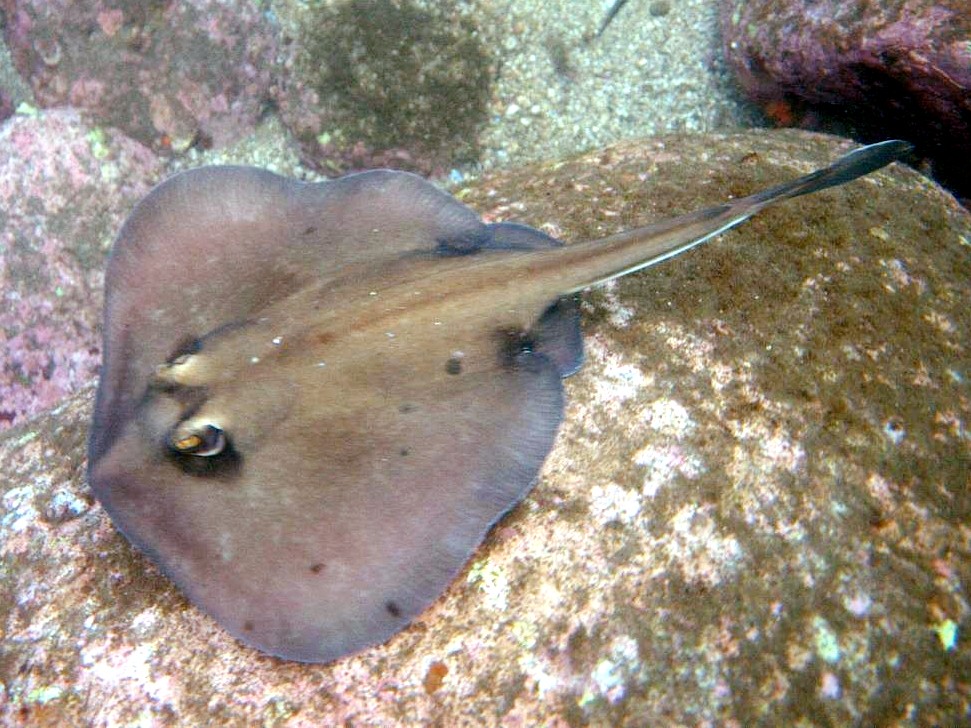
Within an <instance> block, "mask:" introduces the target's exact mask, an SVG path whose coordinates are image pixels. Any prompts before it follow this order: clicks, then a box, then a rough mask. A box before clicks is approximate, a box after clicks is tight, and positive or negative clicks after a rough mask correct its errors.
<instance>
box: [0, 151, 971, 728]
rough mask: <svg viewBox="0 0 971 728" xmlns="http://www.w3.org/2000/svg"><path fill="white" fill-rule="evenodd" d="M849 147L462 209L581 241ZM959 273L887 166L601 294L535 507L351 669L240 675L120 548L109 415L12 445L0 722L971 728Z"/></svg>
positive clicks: (939, 208) (632, 169)
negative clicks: (108, 482) (87, 448)
mask: <svg viewBox="0 0 971 728" xmlns="http://www.w3.org/2000/svg"><path fill="white" fill-rule="evenodd" d="M846 148H847V145H846V144H845V143H843V142H836V141H834V140H833V139H830V138H822V137H818V136H813V135H809V134H805V133H797V132H776V133H748V134H742V135H737V136H731V137H713V136H697V137H688V138H668V139H665V140H661V141H648V142H637V143H627V144H623V145H620V146H617V147H613V148H611V149H609V150H606V151H601V152H596V153H592V154H588V155H586V156H583V157H580V158H578V159H574V160H568V161H565V162H560V163H556V164H552V163H551V164H548V165H544V166H535V167H532V168H528V169H525V170H519V171H512V172H508V173H503V174H497V175H492V176H489V177H486V178H484V179H482V180H481V181H479V182H477V183H476V184H475V186H473V187H470V188H469V189H468V190H466V191H465V194H464V199H465V200H466V201H467V202H469V203H470V204H472V205H473V206H474V207H476V208H478V209H479V210H481V211H483V212H484V213H485V214H486V215H487V216H488V217H489V218H491V219H500V218H502V219H516V220H520V221H522V222H527V223H530V224H533V225H537V226H541V227H543V228H544V229H546V230H548V231H550V232H553V233H555V234H560V235H562V236H563V237H564V238H565V239H566V240H568V241H573V240H579V239H584V238H588V237H591V236H597V235H604V234H607V233H612V232H614V231H617V230H621V229H625V228H627V227H630V226H632V225H635V224H639V223H644V222H646V221H649V220H655V219H658V218H661V217H665V216H667V215H671V214H673V213H675V212H680V211H685V210H689V209H693V208H697V207H699V206H701V205H704V204H712V203H716V202H720V201H722V200H724V199H725V198H726V197H728V196H730V195H735V196H737V195H743V194H746V193H749V192H752V191H754V190H756V189H758V188H761V187H764V186H766V185H771V184H775V183H778V182H781V181H782V180H785V179H789V178H791V177H793V176H794V175H797V174H799V173H802V172H806V171H808V170H809V169H811V168H812V167H815V166H819V165H822V164H824V163H826V162H828V161H830V160H832V159H833V158H834V157H836V156H837V155H838V154H839V153H841V152H843V151H845V150H846ZM969 240H971V216H969V215H968V214H967V212H966V211H964V210H963V209H962V208H960V207H959V206H957V205H956V204H955V203H954V201H953V199H952V198H951V197H949V196H948V195H946V194H943V193H942V192H941V191H940V190H939V189H938V188H936V187H935V186H933V185H931V184H928V183H927V182H926V180H924V179H923V178H922V177H920V176H919V175H917V174H916V173H914V172H912V171H910V170H908V169H906V168H904V167H900V166H896V167H895V168H893V169H891V170H888V171H884V172H880V173H878V174H876V175H872V176H870V177H867V178H866V179H863V180H860V181H857V182H854V183H853V184H851V185H848V186H846V187H841V188H838V189H835V190H831V191H827V192H825V193H822V194H819V195H814V196H812V197H808V198H801V199H800V200H798V201H794V202H792V203H788V204H786V205H784V206H782V207H778V208H774V209H773V210H771V211H768V212H766V213H765V214H762V215H759V216H758V217H756V218H755V219H753V220H752V221H750V222H749V223H746V225H745V226H743V227H742V228H740V229H739V230H738V231H736V232H732V233H730V234H729V235H726V236H724V238H723V239H721V240H719V241H716V242H714V243H712V244H710V245H708V246H706V247H705V248H703V249H700V250H697V251H694V252H692V253H690V254H687V255H685V256H683V257H681V258H680V259H678V260H675V261H670V262H668V263H665V264H664V265H662V266H660V267H658V268H655V269H650V270H647V271H643V272H642V273H639V274H637V275H634V276H630V277H628V278H626V279H624V280H623V281H622V282H620V283H619V284H617V285H615V286H612V287H609V288H607V289H601V290H598V291H595V292H592V293H591V294H589V295H588V296H587V299H586V300H587V304H586V308H587V315H586V317H585V318H586V320H585V333H586V343H587V353H588V357H587V364H586V366H585V367H584V369H583V370H582V371H581V372H580V374H578V375H576V376H575V377H573V378H572V379H570V380H569V381H568V383H567V390H568V396H569V400H570V405H569V407H568V410H567V416H566V421H565V423H564V426H563V428H562V432H561V436H560V438H559V441H558V444H557V446H556V447H555V448H554V451H553V453H552V454H551V456H550V458H549V459H548V461H547V463H546V465H545V467H544V470H543V473H542V475H541V478H540V481H539V483H538V484H537V486H536V488H535V489H534V490H533V492H532V493H531V495H530V496H529V497H528V498H526V500H525V501H524V502H523V503H522V504H521V505H520V506H519V507H517V508H516V509H515V510H514V511H513V512H512V513H511V514H510V515H509V516H508V517H506V518H505V519H504V520H503V522H502V523H501V524H500V527H499V528H498V529H497V530H496V532H495V533H494V534H493V535H492V536H491V537H490V538H489V539H488V540H487V542H486V543H485V544H484V545H483V546H482V548H481V549H479V551H478V552H477V553H476V554H475V556H474V557H473V559H472V561H471V563H470V564H469V566H468V567H467V569H466V570H465V571H464V573H463V574H462V575H461V576H460V577H459V578H458V579H457V580H456V581H455V582H454V584H453V585H452V587H451V588H450V589H449V590H448V591H447V592H446V594H445V595H444V596H443V597H442V598H441V599H440V600H438V602H437V603H436V604H435V605H434V606H433V607H432V608H431V609H429V610H428V611H427V612H425V613H424V614H423V615H422V616H421V617H420V618H419V620H418V621H417V622H416V623H415V624H414V625H413V626H411V627H410V628H409V629H407V630H405V631H404V632H402V633H400V634H398V635H397V636H395V637H394V638H393V639H391V640H390V641H389V642H388V643H387V644H385V645H383V646H380V647H376V648H373V649H369V650H367V651H365V652H363V653H361V654H359V655H356V656H353V657H350V658H346V659H343V660H340V661H338V662H336V663H334V664H332V665H325V666H318V665H301V664H293V663H285V662H281V661H279V660H275V659H271V658H268V657H265V656H262V655H260V654H258V653H256V652H254V651H253V650H250V649H246V648H244V647H241V646H240V645H239V644H238V643H236V642H235V641H234V640H233V639H231V638H230V637H229V636H228V635H227V634H226V633H225V632H223V631H222V630H221V629H220V628H219V627H218V626H216V625H215V624H214V623H213V622H212V621H211V620H209V619H208V618H207V617H205V616H203V615H202V614H201V613H199V612H198V611H197V610H196V609H195V608H193V607H192V606H190V605H189V604H188V603H187V602H186V600H185V599H184V598H183V597H182V596H181V595H180V594H179V593H178V592H177V591H176V590H175V589H174V588H173V587H172V585H171V584H169V583H168V582H167V581H166V580H165V579H163V578H161V577H160V576H159V574H158V573H157V572H156V571H155V569H154V568H153V567H152V566H151V565H150V564H149V563H148V562H147V560H146V559H144V558H143V557H141V556H140V555H138V554H137V553H136V552H134V551H133V550H132V548H131V547H130V546H129V544H128V543H127V541H125V539H124V538H123V537H122V536H120V535H119V534H118V533H117V531H116V530H115V529H114V528H113V526H112V524H111V523H110V521H109V520H108V518H107V517H106V516H105V514H104V512H103V511H102V510H101V508H100V507H99V506H98V505H97V504H96V503H95V502H93V501H92V498H91V495H90V492H89V490H88V488H87V486H86V485H85V483H84V482H83V476H82V469H83V465H84V443H85V438H86V435H87V427H88V421H89V417H90V409H91V407H90V405H91V397H92V395H93V387H91V388H88V389H86V390H85V391H84V392H81V393H79V394H78V395H76V396H74V397H72V398H71V399H70V400H68V401H67V402H66V403H65V404H64V405H63V406H61V407H60V408H59V409H58V410H56V411H54V412H52V413H50V414H49V415H46V416H43V417H41V418H38V419H37V420H34V421H32V422H30V423H27V425H26V426H21V427H20V428H18V429H16V430H13V431H11V432H9V433H8V434H6V435H5V436H4V437H3V438H0V472H2V473H3V474H4V478H3V480H2V481H0V488H2V491H3V492H2V496H0V499H2V510H0V636H2V652H0V723H4V724H15V725H16V724H18V723H23V724H29V725H37V724H46V725H58V726H60V725H121V724H134V723H138V724H159V725H169V724H171V725H217V726H218V725H252V724H257V725H259V724H265V725H292V726H304V725H306V726H316V725H335V724H340V725H416V724H442V725H500V724H501V725H506V726H519V725H523V726H532V725H557V726H565V725H648V726H653V725H657V726H660V725H671V724H688V725H726V726H733V725H737V726H741V725H757V724H766V725H802V724H805V725H810V724H812V725H887V724H898V723H906V724H914V725H957V724H960V723H961V722H962V721H963V720H965V719H966V718H967V716H968V714H969V710H971V681H969V676H971V650H969V649H968V642H967V634H968V630H969V629H971V606H969V594H968V586H967V585H968V584H971V546H969V543H971V542H969V539H968V526H967V524H968V523H969V520H971V491H969V489H968V472H969V471H971V447H969V439H968V432H967V423H968V422H969V421H971V391H969V387H971V384H969V372H968V366H967V364H968V347H969V346H971V340H969V336H971V333H969V332H971V306H969V305H968V302H969V299H971V283H969V281H971V256H969V253H968V241H969Z"/></svg>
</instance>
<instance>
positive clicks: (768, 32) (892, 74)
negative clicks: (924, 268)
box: [721, 0, 971, 198]
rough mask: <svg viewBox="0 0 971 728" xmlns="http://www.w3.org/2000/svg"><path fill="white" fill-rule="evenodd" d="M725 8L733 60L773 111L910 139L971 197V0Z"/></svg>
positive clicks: (790, 120) (790, 119)
mask: <svg viewBox="0 0 971 728" xmlns="http://www.w3.org/2000/svg"><path fill="white" fill-rule="evenodd" d="M721 12H722V34H723V37H724V43H725V54H726V57H727V59H728V63H729V66H730V67H731V68H732V69H733V70H734V71H735V74H736V77H737V78H738V80H739V83H740V84H741V85H742V87H743V89H744V90H745V91H746V92H747V93H748V94H749V95H750V96H751V97H752V98H753V99H754V100H756V101H758V102H759V103H761V104H763V105H764V106H765V107H766V108H767V112H768V113H769V115H770V116H773V117H774V118H775V119H776V120H777V121H779V122H781V123H783V124H785V125H790V124H800V125H803V126H809V127H812V126H819V125H820V124H821V120H820V118H819V116H820V114H822V115H825V116H827V117H829V118H828V119H827V121H826V122H825V123H826V124H830V125H832V124H833V123H834V122H835V123H838V124H841V125H844V127H845V126H846V125H847V124H848V125H849V128H854V129H855V130H856V131H857V132H858V133H859V134H860V135H862V136H864V137H867V136H869V137H873V138H886V137H903V138H906V139H910V140H912V141H914V142H915V143H917V144H918V148H919V151H920V152H921V153H922V154H923V155H924V156H926V157H928V158H929V159H930V160H931V161H932V163H933V167H934V174H935V176H936V177H937V178H938V179H940V180H941V181H942V182H943V183H944V184H947V185H949V186H951V187H952V188H953V189H955V190H956V191H957V192H958V194H960V195H961V196H963V197H965V198H971V172H969V166H968V164H967V160H968V159H969V158H971V4H969V3H968V2H967V0H888V1H887V2H879V3H875V2H868V0H852V1H851V2H846V0H818V1H817V2H813V3H806V2H803V1H802V0H797V1H796V2H793V1H792V0H755V1H754V2H752V1H746V2H741V0H725V1H724V2H723V3H722V11H721Z"/></svg>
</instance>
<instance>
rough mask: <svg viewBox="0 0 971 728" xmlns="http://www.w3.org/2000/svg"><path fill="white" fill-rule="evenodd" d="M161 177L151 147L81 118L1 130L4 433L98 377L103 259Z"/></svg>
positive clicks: (0, 389) (70, 115)
mask: <svg viewBox="0 0 971 728" xmlns="http://www.w3.org/2000/svg"><path fill="white" fill-rule="evenodd" d="M159 173H160V164H159V160H158V159H157V158H156V156H155V155H154V154H153V153H152V152H151V151H149V150H148V149H147V148H145V147H143V146H142V145H141V144H138V143H137V142H134V141H132V140H131V139H129V138H127V137H125V136H124V135H122V134H120V133H119V132H117V131H113V130H110V129H101V128H99V127H94V126H90V125H87V124H85V123H83V122H82V121H81V119H80V118H79V117H78V115H77V113H76V112H73V111H67V110H58V111H51V112H46V113H40V114H38V115H36V116H34V117H27V116H15V117H14V118H12V119H9V120H8V121H7V122H6V123H5V124H3V125H2V126H0V220H2V221H3V224H2V225H0V294H2V301H3V302H2V304H0V351H2V352H3V357H2V360H0V361H2V366H0V429H3V428H5V427H7V426H9V425H10V424H11V423H13V422H16V421H18V420H20V419H22V418H24V417H26V416H29V415H32V414H34V413H36V412H38V411H40V410H42V409H46V408H48V407H50V406H52V405H53V404H54V403H56V402H58V401H59V400H61V399H62V398H63V397H64V395H66V394H68V393H69V392H73V391H75V390H76V389H77V388H78V387H79V386H81V385H82V384H85V383H87V382H90V381H91V378H92V377H93V376H96V374H97V371H98V366H99V364H100V362H101V294H102V288H103V284H104V261H105V256H106V255H107V252H108V248H109V247H110V245H111V242H112V240H113V239H114V236H115V234H116V233H117V231H118V228H119V227H120V225H121V221H122V220H123V219H124V218H125V216H126V215H127V214H128V212H129V211H130V210H131V207H132V206H133V205H134V203H135V201H136V200H138V199H139V198H140V197H142V196H143V195H144V194H145V193H146V192H147V191H148V190H149V189H150V187H151V186H152V184H153V183H154V182H156V181H157V177H158V175H159Z"/></svg>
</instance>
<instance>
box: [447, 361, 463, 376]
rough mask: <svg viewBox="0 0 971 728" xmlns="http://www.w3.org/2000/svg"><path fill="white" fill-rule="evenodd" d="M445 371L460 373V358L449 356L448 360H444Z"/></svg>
mask: <svg viewBox="0 0 971 728" xmlns="http://www.w3.org/2000/svg"><path fill="white" fill-rule="evenodd" d="M445 372H446V373H447V374H452V375H455V374H461V373H462V359H461V358H460V357H457V356H452V357H449V359H448V361H447V362H445Z"/></svg>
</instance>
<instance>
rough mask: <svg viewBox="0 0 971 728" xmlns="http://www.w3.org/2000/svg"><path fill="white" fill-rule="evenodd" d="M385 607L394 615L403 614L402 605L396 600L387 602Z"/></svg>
mask: <svg viewBox="0 0 971 728" xmlns="http://www.w3.org/2000/svg"><path fill="white" fill-rule="evenodd" d="M384 608H385V609H386V610H387V611H388V614H390V615H391V616H392V617H395V618H397V617H400V616H401V607H399V606H398V605H397V604H396V603H395V602H386V603H385V605H384Z"/></svg>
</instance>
